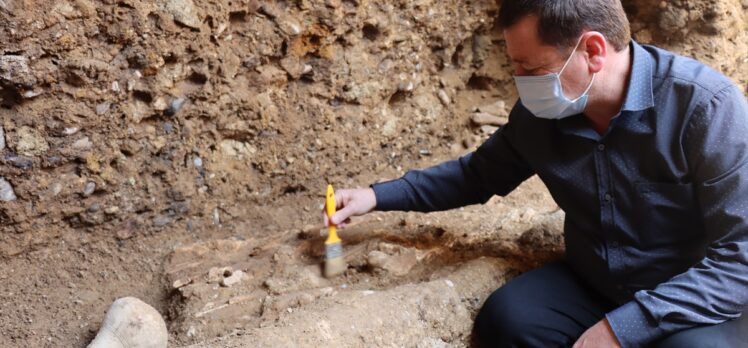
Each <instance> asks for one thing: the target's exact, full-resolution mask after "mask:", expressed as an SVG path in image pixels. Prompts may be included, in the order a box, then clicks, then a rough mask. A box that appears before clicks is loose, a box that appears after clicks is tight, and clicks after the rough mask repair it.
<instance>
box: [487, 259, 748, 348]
mask: <svg viewBox="0 0 748 348" xmlns="http://www.w3.org/2000/svg"><path fill="white" fill-rule="evenodd" d="M616 307H617V305H616V304H615V303H613V302H612V301H610V300H608V299H606V298H604V297H603V296H602V295H601V294H599V293H597V292H595V291H594V290H592V289H590V288H589V287H588V286H587V285H586V284H585V283H584V281H582V279H581V278H579V276H578V275H576V274H575V273H574V272H573V271H572V270H571V269H570V268H569V267H568V266H567V265H566V264H565V263H563V262H558V263H552V264H549V265H546V266H544V267H541V268H538V269H535V270H532V271H529V272H527V273H524V274H522V275H520V276H518V277H516V278H514V279H513V280H511V281H509V282H508V283H507V284H506V285H504V286H502V287H501V288H499V289H498V290H496V291H494V293H493V294H491V296H489V297H488V299H487V300H486V302H485V303H484V304H483V308H481V310H480V312H479V313H478V316H477V317H476V318H475V334H476V335H477V338H478V342H480V344H481V346H482V347H486V348H488V347H491V348H493V347H517V348H525V347H538V348H540V347H542V348H551V347H571V346H572V345H573V344H574V342H576V340H577V339H578V338H579V336H581V335H582V334H583V333H584V332H585V331H586V330H587V329H588V328H590V327H591V326H592V325H595V324H596V323H597V322H598V321H600V320H602V319H603V318H604V317H605V313H607V312H610V311H611V310H613V309H615V308H616ZM747 317H748V315H746V314H744V315H743V316H742V317H741V318H739V319H736V320H731V321H728V322H725V323H722V324H718V325H712V326H702V327H697V328H693V329H689V330H685V331H681V332H679V333H676V334H673V335H672V336H670V337H666V338H664V339H663V340H661V341H659V342H657V343H656V344H654V345H653V348H697V347H698V348H709V347H715V348H716V347H719V348H722V347H724V348H733V347H735V348H740V347H748V319H747Z"/></svg>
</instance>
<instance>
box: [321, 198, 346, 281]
mask: <svg viewBox="0 0 748 348" xmlns="http://www.w3.org/2000/svg"><path fill="white" fill-rule="evenodd" d="M325 208H326V210H327V218H328V221H329V222H330V224H329V227H328V234H327V240H326V241H325V277H327V278H331V277H334V276H337V275H339V274H341V273H343V272H344V271H345V269H346V268H348V265H346V263H345V258H343V241H342V240H341V239H340V237H338V229H337V226H335V224H333V223H332V216H333V215H335V191H334V190H333V189H332V185H327V195H326V198H325Z"/></svg>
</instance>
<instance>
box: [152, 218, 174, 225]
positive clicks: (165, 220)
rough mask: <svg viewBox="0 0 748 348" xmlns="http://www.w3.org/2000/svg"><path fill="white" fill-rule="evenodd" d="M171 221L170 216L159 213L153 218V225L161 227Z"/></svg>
mask: <svg viewBox="0 0 748 348" xmlns="http://www.w3.org/2000/svg"><path fill="white" fill-rule="evenodd" d="M169 223H171V218H170V217H168V216H166V215H159V216H157V217H156V218H155V219H153V226H156V227H163V226H166V225H168V224H169Z"/></svg>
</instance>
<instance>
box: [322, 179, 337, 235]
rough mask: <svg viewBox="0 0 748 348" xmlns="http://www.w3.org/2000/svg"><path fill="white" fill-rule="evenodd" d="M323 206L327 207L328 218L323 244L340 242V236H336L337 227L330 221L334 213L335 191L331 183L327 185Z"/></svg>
mask: <svg viewBox="0 0 748 348" xmlns="http://www.w3.org/2000/svg"><path fill="white" fill-rule="evenodd" d="M325 208H327V218H328V219H330V227H328V229H327V231H328V233H327V240H326V241H325V244H335V243H340V237H338V229H337V227H336V226H335V225H334V224H333V223H332V216H333V215H335V191H334V190H333V189H332V185H327V195H326V198H325Z"/></svg>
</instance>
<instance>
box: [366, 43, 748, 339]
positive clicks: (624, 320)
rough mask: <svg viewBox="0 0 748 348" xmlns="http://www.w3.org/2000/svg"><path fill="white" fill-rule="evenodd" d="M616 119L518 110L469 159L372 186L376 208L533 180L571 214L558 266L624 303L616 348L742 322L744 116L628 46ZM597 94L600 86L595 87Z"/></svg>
mask: <svg viewBox="0 0 748 348" xmlns="http://www.w3.org/2000/svg"><path fill="white" fill-rule="evenodd" d="M631 52H632V53H631V54H632V58H633V63H632V64H633V67H632V70H631V76H630V81H629V86H628V93H627V96H626V99H625V101H624V105H623V107H622V109H621V112H620V114H618V116H616V117H615V118H613V119H612V121H611V123H610V126H609V128H608V130H607V131H606V132H605V133H604V134H603V135H600V134H598V133H597V132H595V131H594V130H593V129H592V128H591V127H590V125H589V123H588V121H587V119H586V118H585V117H584V116H583V115H581V114H580V115H575V116H571V117H568V118H564V119H561V120H545V119H540V118H536V117H534V116H533V115H532V114H531V113H530V112H529V111H528V110H527V109H526V108H525V107H524V106H522V104H521V102H520V103H517V104H516V105H515V107H514V109H513V110H512V112H511V114H510V116H509V123H508V124H506V125H505V126H504V127H502V128H501V129H499V130H498V131H497V132H496V133H495V134H493V135H492V136H491V137H490V138H489V139H488V140H487V141H486V142H485V143H484V144H482V145H481V146H480V147H479V148H478V149H477V150H476V151H475V152H473V153H470V154H468V155H466V156H464V157H461V158H460V159H458V160H454V161H449V162H445V163H442V164H440V165H437V166H434V167H431V168H428V169H426V170H422V171H410V172H408V173H406V174H405V175H404V176H403V177H402V178H400V179H397V180H393V181H389V182H385V183H380V184H375V185H373V188H374V191H375V193H376V197H377V209H378V210H413V211H437V210H446V209H451V208H456V207H460V206H464V205H468V204H476V203H484V202H486V201H487V200H488V199H489V198H491V196H493V195H506V194H508V193H509V192H511V191H512V190H513V189H514V188H516V187H517V186H518V185H519V184H520V183H522V182H523V181H524V180H526V179H527V178H529V177H530V176H532V175H534V174H537V175H538V176H539V177H540V179H541V180H542V181H543V182H544V183H545V185H546V186H547V187H548V190H549V191H550V193H551V195H552V196H553V198H554V200H555V201H556V203H558V205H559V206H560V207H561V208H562V209H563V210H564V211H565V212H566V221H565V226H564V230H565V231H564V232H565V242H566V259H567V262H568V263H569V264H570V265H571V267H572V268H573V269H574V270H575V271H576V272H577V273H578V274H579V275H581V276H582V277H583V278H585V279H586V280H587V282H588V283H589V284H592V285H593V286H595V287H596V288H597V290H599V291H600V292H602V293H603V294H605V295H607V296H608V297H609V298H611V299H613V300H615V301H617V302H618V303H620V304H621V306H620V307H619V308H617V309H615V310H613V311H611V312H610V313H608V314H607V318H608V320H609V322H610V324H611V326H612V328H613V330H614V332H615V333H616V336H617V337H618V339H619V341H620V342H621V344H622V345H623V346H624V347H638V346H642V345H646V344H648V343H650V342H652V341H654V340H656V339H658V338H661V337H664V336H665V335H668V334H672V333H675V332H677V331H680V330H684V329H688V328H691V327H694V326H697V325H709V324H717V323H721V322H724V321H726V320H729V319H734V318H737V317H739V316H740V314H741V312H742V310H743V308H744V306H745V305H746V304H747V303H748V105H747V103H746V100H745V97H744V96H743V94H742V93H741V91H740V90H739V89H738V88H737V87H736V85H735V84H734V83H733V82H731V81H730V80H729V79H728V78H726V77H724V76H723V75H721V74H720V73H718V72H716V71H714V70H712V69H710V68H708V67H706V66H705V65H703V64H700V63H698V62H696V61H694V60H692V59H688V58H684V57H681V56H678V55H675V54H672V53H670V52H667V51H664V50H661V49H658V48H655V47H651V46H640V45H638V44H637V43H635V42H632V43H631ZM596 83H605V81H598V82H596Z"/></svg>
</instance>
